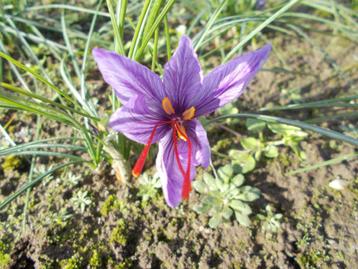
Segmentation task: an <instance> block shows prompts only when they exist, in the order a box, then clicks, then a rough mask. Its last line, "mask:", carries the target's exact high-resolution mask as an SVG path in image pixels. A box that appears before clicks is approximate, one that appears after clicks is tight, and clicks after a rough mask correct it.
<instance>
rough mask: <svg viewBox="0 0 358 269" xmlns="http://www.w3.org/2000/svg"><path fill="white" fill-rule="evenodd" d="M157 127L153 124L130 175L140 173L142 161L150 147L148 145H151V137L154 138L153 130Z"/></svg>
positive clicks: (135, 175)
mask: <svg viewBox="0 0 358 269" xmlns="http://www.w3.org/2000/svg"><path fill="white" fill-rule="evenodd" d="M157 127H158V125H155V126H154V128H153V131H152V133H151V134H150V136H149V139H148V142H147V144H146V145H145V147H144V148H143V150H142V152H141V153H140V155H139V158H138V160H137V161H136V163H135V165H134V167H133V169H132V175H133V176H134V177H139V175H140V174H141V173H142V170H143V167H144V163H145V159H146V158H147V155H148V153H149V149H150V146H151V145H152V141H153V138H154V134H155V131H156V130H157Z"/></svg>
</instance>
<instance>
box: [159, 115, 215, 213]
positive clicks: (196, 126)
mask: <svg viewBox="0 0 358 269" xmlns="http://www.w3.org/2000/svg"><path fill="white" fill-rule="evenodd" d="M185 127H186V130H187V134H188V136H189V138H190V141H191V143H192V153H191V155H192V160H191V168H190V169H191V170H190V172H191V175H190V180H193V179H194V177H195V167H196V166H198V165H202V166H204V167H207V166H208V165H209V164H210V159H211V157H210V145H209V142H208V138H207V135H206V131H205V129H204V128H203V126H202V125H201V123H200V122H199V121H198V120H193V121H191V122H188V123H187V124H186V126H185ZM178 153H179V159H180V162H181V164H182V166H183V168H184V170H186V169H187V165H188V143H187V142H184V141H183V140H180V141H178ZM156 165H157V169H158V172H159V175H160V178H161V182H162V186H163V193H164V197H165V200H166V202H167V204H168V205H169V206H171V207H176V206H177V205H178V204H179V203H180V202H181V200H182V197H181V192H182V187H183V180H184V178H183V175H182V174H181V172H180V170H179V166H178V163H177V161H176V159H175V154H174V144H173V131H172V130H171V131H168V132H167V134H166V135H165V136H164V137H163V138H162V139H161V140H160V141H159V151H158V155H157V161H156Z"/></svg>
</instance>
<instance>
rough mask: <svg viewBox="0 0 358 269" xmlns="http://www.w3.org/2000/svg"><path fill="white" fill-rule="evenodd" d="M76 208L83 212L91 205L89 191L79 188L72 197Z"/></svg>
mask: <svg viewBox="0 0 358 269" xmlns="http://www.w3.org/2000/svg"><path fill="white" fill-rule="evenodd" d="M71 202H72V205H73V207H74V208H76V209H79V210H80V212H81V213H83V212H85V209H86V207H88V206H90V205H91V203H92V201H91V198H90V197H89V196H88V191H81V190H79V191H78V192H77V193H76V194H75V196H74V197H72V198H71Z"/></svg>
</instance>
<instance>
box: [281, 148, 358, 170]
mask: <svg viewBox="0 0 358 269" xmlns="http://www.w3.org/2000/svg"><path fill="white" fill-rule="evenodd" d="M357 157H358V153H353V154H348V155H343V156H339V157H337V158H333V159H330V160H327V161H323V162H320V163H318V164H314V165H309V166H305V167H302V168H299V169H296V170H293V171H289V172H288V173H286V175H287V176H292V175H296V174H299V173H307V172H310V171H312V170H316V169H319V168H321V167H324V166H327V165H334V164H339V163H341V162H343V161H350V160H353V159H355V158H357Z"/></svg>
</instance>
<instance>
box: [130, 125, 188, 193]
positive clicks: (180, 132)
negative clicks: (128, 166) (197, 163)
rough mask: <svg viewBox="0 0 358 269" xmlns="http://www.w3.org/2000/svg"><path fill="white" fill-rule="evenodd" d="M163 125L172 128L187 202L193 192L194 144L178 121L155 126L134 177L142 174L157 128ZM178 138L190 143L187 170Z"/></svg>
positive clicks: (133, 171) (175, 154)
mask: <svg viewBox="0 0 358 269" xmlns="http://www.w3.org/2000/svg"><path fill="white" fill-rule="evenodd" d="M163 124H170V125H171V127H172V131H173V145H174V156H175V161H176V163H177V165H178V167H179V171H180V173H181V174H182V176H183V186H182V191H181V197H182V199H183V200H187V199H189V194H190V192H191V180H190V174H191V171H190V170H191V157H192V156H191V151H192V144H191V141H190V139H189V136H188V135H187V134H186V132H185V129H184V130H182V129H181V128H183V127H182V126H181V125H179V124H180V123H179V122H178V121H177V120H171V121H163V122H160V123H158V124H157V125H155V126H154V128H153V130H152V132H151V134H150V137H149V139H148V142H147V144H146V145H145V146H144V148H143V150H142V152H141V153H140V155H139V158H138V160H137V161H136V163H135V165H134V167H133V169H132V175H133V176H134V177H138V176H139V175H140V174H141V173H142V170H143V167H144V163H145V159H146V158H147V155H148V153H149V150H150V146H151V145H152V141H153V138H154V135H155V132H156V130H157V127H158V126H159V125H163ZM180 127H181V128H180ZM178 136H179V137H181V138H182V139H185V141H186V142H187V143H188V163H187V167H186V170H184V167H183V165H182V163H181V161H180V158H179V151H178V139H180V138H178Z"/></svg>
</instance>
